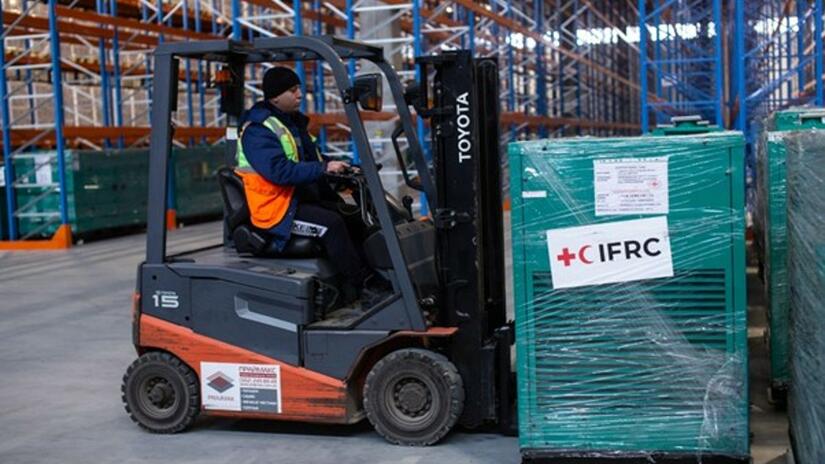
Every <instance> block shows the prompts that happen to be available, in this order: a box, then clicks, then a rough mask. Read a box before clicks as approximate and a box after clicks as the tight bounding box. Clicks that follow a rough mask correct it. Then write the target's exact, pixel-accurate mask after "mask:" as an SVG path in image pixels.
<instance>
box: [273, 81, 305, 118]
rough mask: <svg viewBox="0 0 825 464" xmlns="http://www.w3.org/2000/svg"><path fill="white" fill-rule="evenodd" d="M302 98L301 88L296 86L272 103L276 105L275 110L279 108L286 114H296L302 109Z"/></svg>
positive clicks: (274, 99)
mask: <svg viewBox="0 0 825 464" xmlns="http://www.w3.org/2000/svg"><path fill="white" fill-rule="evenodd" d="M302 97H303V95H302V94H301V86H300V85H296V86H293V87H292V88H291V89H289V90H287V91H286V92H284V93H282V94H280V95H278V96H277V97H275V98H273V99H272V100H270V101H271V102H272V104H273V105H275V108H278V109H279V110H281V111H283V112H284V113H294V112H296V111H298V110H300V109H301V98H302Z"/></svg>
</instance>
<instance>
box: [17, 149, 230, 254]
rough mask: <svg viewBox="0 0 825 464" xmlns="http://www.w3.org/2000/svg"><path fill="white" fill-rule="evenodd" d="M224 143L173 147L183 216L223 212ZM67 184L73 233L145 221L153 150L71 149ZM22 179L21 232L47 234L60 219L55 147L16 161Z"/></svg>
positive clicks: (19, 198) (79, 234)
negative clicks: (220, 171) (219, 174)
mask: <svg viewBox="0 0 825 464" xmlns="http://www.w3.org/2000/svg"><path fill="white" fill-rule="evenodd" d="M223 153H224V148H223V146H204V147H192V148H175V149H173V150H172V163H171V166H172V169H173V172H174V174H175V177H174V183H173V186H174V188H175V196H174V197H175V205H174V207H175V209H176V212H177V217H178V219H179V220H181V221H195V220H201V219H212V218H219V217H220V216H221V214H222V204H221V196H220V191H219V188H218V183H217V177H216V176H217V170H218V168H219V167H220V166H221V165H222V164H223ZM64 155H65V158H64V159H65V166H66V190H67V206H68V217H69V224H70V226H71V228H72V234H73V236H75V237H84V236H91V235H94V234H97V233H108V232H112V231H116V230H129V229H133V228H141V227H143V226H145V224H146V202H147V195H148V175H149V158H148V156H149V151H148V150H147V149H125V150H124V149H107V150H102V151H97V150H67V151H65V152H64ZM14 166H15V170H16V172H15V175H16V176H17V178H18V179H19V183H20V185H19V186H18V187H17V188H16V189H15V193H16V196H17V205H18V208H22V207H23V206H25V205H30V206H29V207H28V208H25V210H24V211H21V213H22V214H21V216H20V217H19V218H18V234H19V236H27V235H31V234H34V235H32V236H33V237H41V238H47V237H50V236H51V235H53V234H54V232H55V231H56V230H57V228H58V226H59V225H60V220H59V212H60V203H59V202H60V196H59V193H58V190H57V189H56V188H55V187H56V186H57V184H58V179H59V177H58V172H57V160H56V157H55V154H54V152H39V153H38V152H35V153H31V154H27V155H23V156H18V157H17V158H16V159H15V161H14Z"/></svg>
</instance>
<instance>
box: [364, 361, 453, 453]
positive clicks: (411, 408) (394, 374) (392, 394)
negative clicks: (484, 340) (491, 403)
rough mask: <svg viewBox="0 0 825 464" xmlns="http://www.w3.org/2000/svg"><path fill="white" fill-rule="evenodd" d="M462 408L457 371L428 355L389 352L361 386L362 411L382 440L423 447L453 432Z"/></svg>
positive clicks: (445, 362)
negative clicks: (451, 430) (362, 387)
mask: <svg viewBox="0 0 825 464" xmlns="http://www.w3.org/2000/svg"><path fill="white" fill-rule="evenodd" d="M463 409H464V385H463V383H462V380H461V376H460V375H459V374H458V369H456V367H455V366H454V365H453V363H451V362H450V361H449V360H448V359H447V358H446V357H444V356H442V355H440V354H438V353H434V352H432V351H428V350H423V349H417V348H409V349H403V350H398V351H394V352H392V353H390V354H388V355H387V356H385V357H383V358H382V359H381V360H380V361H378V362H377V363H376V364H375V366H373V368H372V370H370V373H369V374H368V375H367V379H366V382H365V384H364V410H365V411H366V413H367V417H368V418H369V421H370V423H372V426H373V427H375V430H376V431H377V432H378V433H379V434H381V436H383V437H384V438H385V439H387V441H389V442H391V443H395V444H398V445H406V446H428V445H432V444H434V443H436V442H438V441H439V440H440V439H441V438H443V437H444V435H446V434H447V433H448V432H449V431H450V429H452V428H453V426H454V425H455V423H456V421H457V420H458V418H459V416H461V412H462V410H463Z"/></svg>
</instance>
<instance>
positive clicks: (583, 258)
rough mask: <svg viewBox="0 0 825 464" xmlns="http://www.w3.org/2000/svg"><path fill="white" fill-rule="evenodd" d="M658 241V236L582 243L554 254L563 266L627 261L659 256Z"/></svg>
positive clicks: (659, 241) (660, 252)
mask: <svg viewBox="0 0 825 464" xmlns="http://www.w3.org/2000/svg"><path fill="white" fill-rule="evenodd" d="M660 243H661V240H660V239H659V238H656V237H650V238H648V239H646V240H623V241H618V242H608V243H600V244H598V245H582V246H580V247H578V249H576V248H574V249H573V251H572V252H571V250H570V248H568V247H564V248H563V249H562V252H561V254H559V255H558V256H556V259H557V260H558V261H561V262H562V263H564V267H569V266H571V265H572V264H573V263H574V262H575V261H578V262H580V263H582V264H593V263H595V262H601V263H604V262H608V261H613V260H615V259H624V260H628V261H629V260H631V259H636V258H644V257H645V256H651V257H653V256H659V255H660V254H662V251H661V250H660V249H659V244H660Z"/></svg>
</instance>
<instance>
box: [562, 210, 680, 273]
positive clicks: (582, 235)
mask: <svg viewBox="0 0 825 464" xmlns="http://www.w3.org/2000/svg"><path fill="white" fill-rule="evenodd" d="M547 250H548V252H549V258H550V272H551V275H552V279H553V288H570V287H581V286H584V285H599V284H608V283H614V282H628V281H633V280H643V279H656V278H660V277H673V260H672V257H671V253H670V235H669V233H668V225H667V217H666V216H659V217H653V218H645V219H636V220H631V221H618V222H608V223H605V224H594V225H590V226H581V227H567V228H564V229H551V230H548V231H547Z"/></svg>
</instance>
